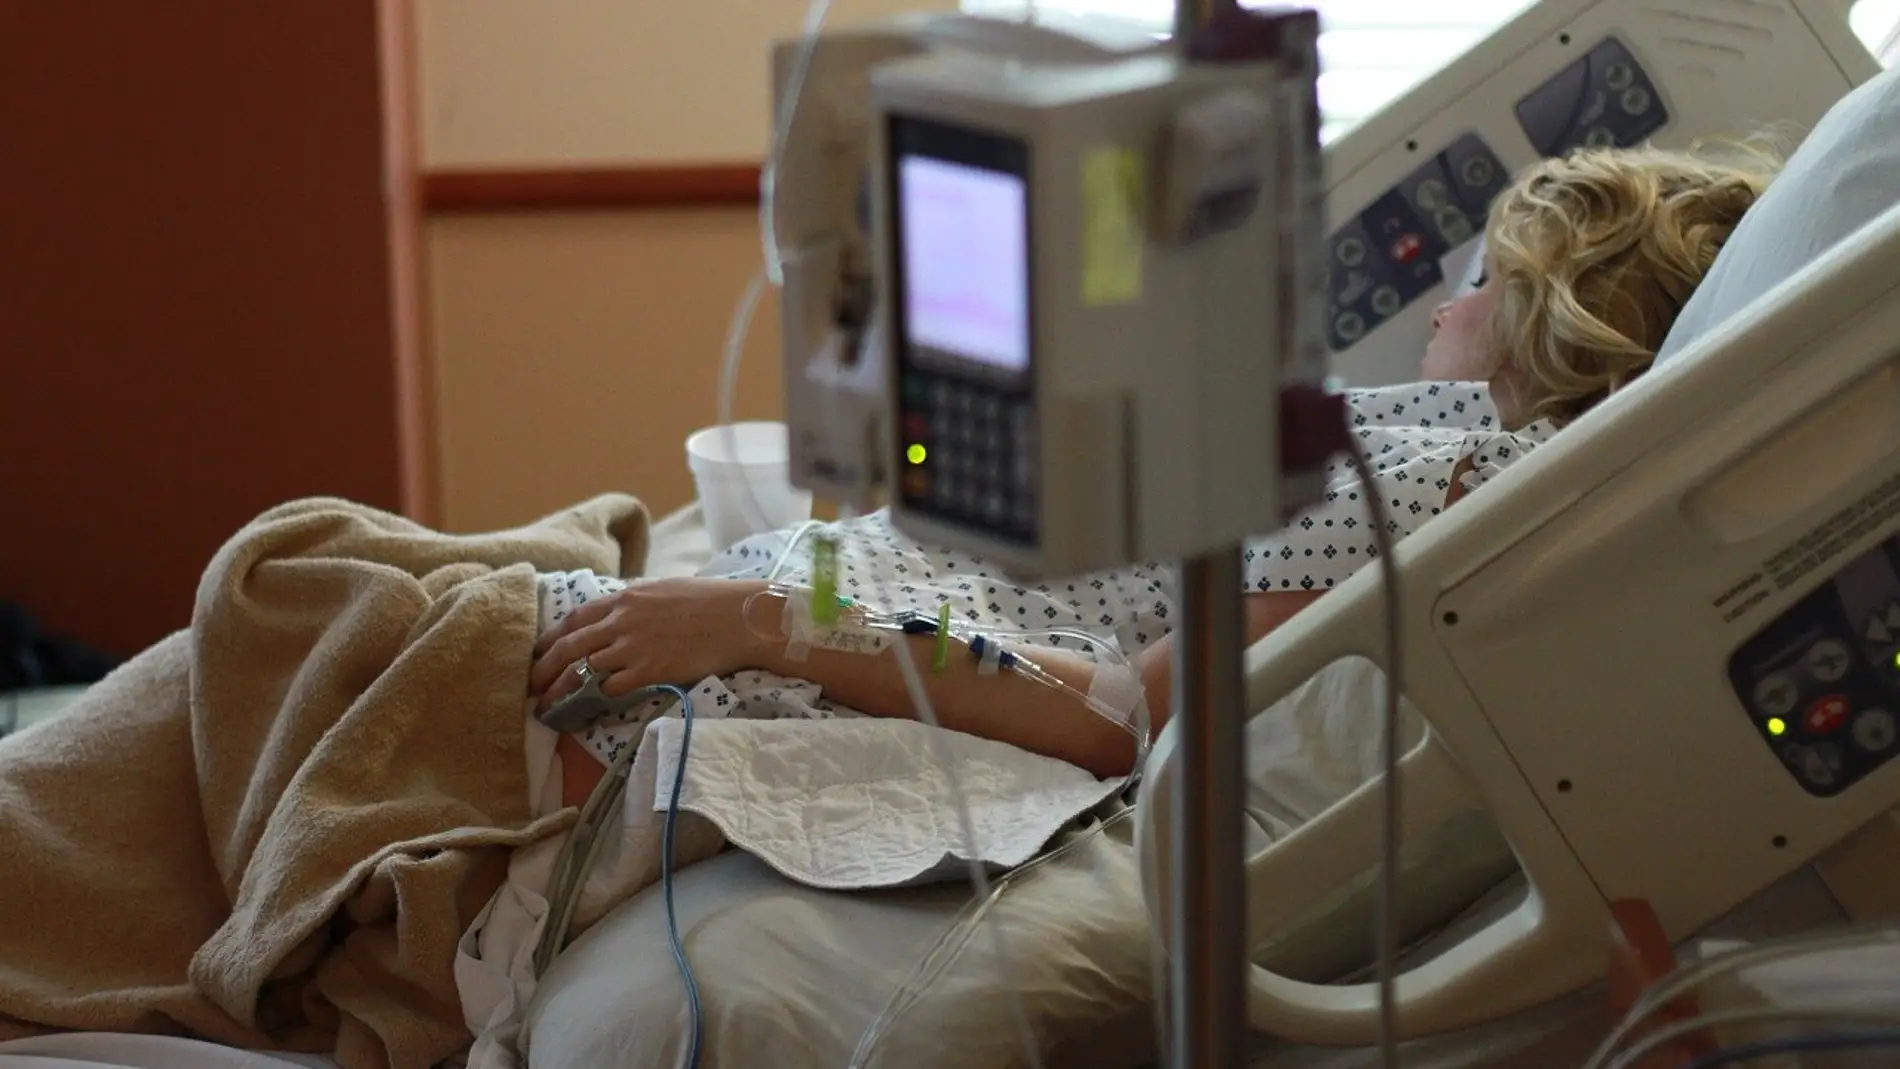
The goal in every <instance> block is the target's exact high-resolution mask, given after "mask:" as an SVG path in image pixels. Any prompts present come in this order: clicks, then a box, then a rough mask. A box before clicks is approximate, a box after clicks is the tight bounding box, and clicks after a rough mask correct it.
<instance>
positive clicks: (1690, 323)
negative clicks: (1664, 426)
mask: <svg viewBox="0 0 1900 1069" xmlns="http://www.w3.org/2000/svg"><path fill="white" fill-rule="evenodd" d="M1895 203H1900V68H1896V69H1894V70H1888V71H1885V72H1883V73H1881V74H1879V75H1877V76H1875V77H1874V78H1873V79H1872V80H1871V81H1869V82H1868V83H1867V84H1865V85H1863V86H1861V87H1860V88H1858V89H1856V90H1854V91H1853V92H1852V93H1849V94H1848V95H1847V96H1845V97H1843V98H1842V99H1841V101H1840V103H1838V104H1835V105H1834V107H1833V108H1832V109H1830V110H1829V111H1828V113H1827V114H1826V115H1825V116H1823V117H1822V118H1821V121H1820V122H1819V123H1817V124H1816V125H1815V127H1814V130H1813V132H1812V133H1810V134H1809V135H1808V137H1807V139H1806V140H1805V141H1803V142H1802V143H1801V147H1800V148H1799V149H1797V150H1796V151H1795V153H1794V155H1793V156H1791V157H1789V159H1788V165H1787V167H1786V168H1784V169H1783V171H1782V173H1781V175H1780V176H1779V177H1777V178H1776V179H1775V181H1774V184H1773V185H1771V186H1769V187H1768V192H1767V193H1765V194H1764V195H1763V196H1762V198H1761V200H1760V201H1759V202H1758V203H1757V204H1756V205H1755V206H1754V207H1753V208H1751V209H1749V211H1748V214H1747V215H1745V216H1743V218H1742V222H1741V224H1740V225H1739V226H1737V227H1736V228H1735V233H1734V234H1733V235H1731V236H1730V237H1729V240H1728V244H1727V245H1726V246H1725V247H1724V248H1723V249H1722V253H1721V255H1720V256H1717V257H1716V258H1715V266H1714V267H1712V268H1711V269H1710V270H1709V275H1708V277H1707V278H1706V279H1704V280H1703V282H1702V285H1701V286H1700V287H1699V288H1698V289H1697V290H1696V292H1695V295H1694V296H1693V297H1691V298H1690V299H1689V303H1687V304H1685V305H1683V308H1682V315H1681V316H1679V317H1678V318H1677V319H1676V325H1675V327H1674V328H1673V329H1671V330H1670V332H1669V337H1668V338H1667V339H1665V340H1664V342H1663V346H1662V349H1661V350H1660V351H1658V352H1657V354H1656V360H1657V362H1658V363H1661V362H1662V361H1665V360H1668V359H1669V358H1670V357H1672V356H1674V355H1675V354H1676V353H1678V352H1681V351H1682V350H1683V349H1686V348H1688V347H1689V346H1691V345H1693V344H1695V343H1696V342H1697V341H1699V340H1701V338H1702V337H1703V335H1705V334H1707V333H1708V332H1710V331H1711V330H1714V329H1715V328H1716V327H1718V326H1720V325H1721V324H1722V323H1723V322H1725V321H1726V320H1727V319H1728V318H1729V317H1730V316H1731V315H1734V314H1735V313H1737V312H1740V311H1741V310H1743V309H1744V308H1747V307H1748V306H1749V305H1750V304H1753V303H1754V302H1755V301H1757V300H1760V299H1761V298H1762V297H1763V296H1766V295H1767V293H1768V292H1769V291H1770V290H1772V289H1774V288H1775V287H1776V286H1777V285H1779V284H1780V283H1781V282H1782V281H1784V280H1785V279H1787V278H1788V277H1789V276H1791V275H1793V274H1795V273H1796V272H1798V271H1800V270H1801V269H1802V268H1804V267H1806V266H1807V265H1808V264H1810V263H1812V262H1814V260H1816V259H1817V258H1819V257H1820V256H1821V254H1823V253H1825V252H1827V251H1828V250H1829V249H1831V248H1833V247H1834V246H1835V245H1836V244H1838V243H1839V242H1840V241H1841V240H1842V239H1843V238H1846V237H1847V236H1848V235H1850V234H1852V233H1854V232H1855V231H1856V230H1859V229H1860V228H1861V227H1862V226H1863V225H1865V224H1866V223H1868V222H1870V221H1872V220H1873V219H1874V218H1875V217H1876V216H1878V215H1880V214H1881V213H1882V212H1884V211H1886V210H1887V209H1888V208H1890V207H1892V206H1893V205H1894V204H1895Z"/></svg>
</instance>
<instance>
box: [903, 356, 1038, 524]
mask: <svg viewBox="0 0 1900 1069" xmlns="http://www.w3.org/2000/svg"><path fill="white" fill-rule="evenodd" d="M902 385H903V392H902V397H901V399H900V406H899V412H900V422H901V425H900V427H899V438H900V439H901V440H900V442H899V444H898V451H899V453H900V456H899V457H898V467H899V470H900V471H901V472H902V473H903V474H902V476H901V477H900V479H899V480H898V494H899V498H900V500H901V501H902V502H903V504H904V507H905V508H907V509H909V510H911V511H913V512H918V513H922V514H925V515H929V516H933V517H936V518H938V519H942V520H946V521H949V522H951V523H955V524H957V525H958V526H961V527H968V528H974V529H976V530H979V531H982V532H984V533H986V534H990V535H994V536H996V537H998V538H1002V539H1004V540H1007V541H1011V542H1019V543H1024V544H1034V543H1035V541H1036V537H1037V529H1038V524H1037V507H1038V505H1039V503H1040V500H1041V495H1040V493H1039V489H1040V486H1039V479H1038V473H1039V468H1038V461H1039V459H1040V453H1039V452H1038V449H1037V442H1036V420H1035V409H1034V404H1033V399H1032V398H1031V396H1030V395H1029V394H1028V393H1027V392H1026V391H1024V390H1022V389H1020V388H1018V389H1010V388H1006V387H1000V386H996V385H992V384H988V383H981V382H974V381H970V380H967V379H961V378H955V377H952V376H948V375H940V374H932V373H928V372H924V371H922V370H919V369H916V368H906V369H905V370H904V372H903V379H902Z"/></svg>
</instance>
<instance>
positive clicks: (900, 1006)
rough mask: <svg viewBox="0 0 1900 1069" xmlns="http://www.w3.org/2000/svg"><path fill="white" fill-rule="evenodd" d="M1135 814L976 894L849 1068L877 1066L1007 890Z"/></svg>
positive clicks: (1117, 817)
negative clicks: (891, 1038) (881, 1047)
mask: <svg viewBox="0 0 1900 1069" xmlns="http://www.w3.org/2000/svg"><path fill="white" fill-rule="evenodd" d="M1134 813H1135V810H1134V807H1133V806H1129V807H1126V808H1124V809H1122V810H1120V811H1119V812H1117V813H1115V814H1113V815H1112V816H1109V817H1107V818H1105V819H1103V820H1101V821H1099V822H1098V823H1097V824H1095V826H1093V827H1091V828H1088V829H1087V830H1085V831H1083V832H1082V833H1081V834H1079V835H1077V836H1076V837H1074V838H1072V839H1070V840H1068V841H1067V842H1064V843H1063V844H1061V845H1060V846H1057V847H1055V848H1053V849H1050V850H1046V851H1044V852H1042V853H1040V854H1038V855H1036V856H1035V857H1033V858H1031V859H1030V860H1028V861H1026V862H1024V863H1023V864H1021V865H1018V866H1017V867H1015V868H1013V869H1011V870H1009V871H1008V872H1005V873H1004V874H1003V875H1002V876H1000V877H998V878H997V880H996V885H995V887H994V888H992V889H991V891H990V896H989V897H988V898H985V899H977V898H972V899H970V901H969V902H968V903H966V904H965V905H964V907H963V908H962V909H961V910H959V911H958V913H957V916H956V917H955V918H953V919H952V921H951V924H950V927H949V928H946V929H945V930H944V932H943V934H942V935H941V936H939V937H938V939H937V942H936V943H935V944H934V945H933V946H932V947H931V948H930V949H929V950H928V951H926V952H925V953H924V956H923V957H922V958H920V959H919V960H918V962H917V966H916V967H915V968H914V969H912V970H911V974H910V978H909V979H907V980H906V981H905V982H904V984H903V986H901V987H899V988H898V989H897V990H896V991H895V992H893V993H892V995H891V997H890V999H888V1000H887V1001H886V1002H885V1004H884V1009H883V1010H882V1011H881V1012H880V1013H879V1014H878V1016H877V1019H876V1020H874V1021H872V1022H871V1026H870V1027H869V1028H866V1029H865V1030H864V1035H863V1036H861V1037H859V1040H858V1047H857V1050H856V1051H855V1052H853V1054H852V1057H851V1063H850V1065H849V1066H848V1069H867V1067H868V1066H870V1065H871V1056H872V1055H873V1054H875V1053H876V1051H877V1047H878V1044H880V1043H882V1042H883V1041H884V1036H885V1035H886V1034H887V1033H888V1031H889V1030H890V1028H891V1026H893V1025H895V1024H896V1023H897V1022H898V1021H900V1020H901V1019H902V1018H903V1016H904V1015H905V1014H907V1013H909V1012H910V1011H911V1010H912V1009H914V1008H915V1007H916V1006H917V1005H918V1004H919V1003H921V1002H922V1001H923V1000H924V997H925V996H926V995H927V994H928V991H929V988H930V986H931V985H932V984H934V983H936V982H937V980H938V979H939V978H941V977H942V975H943V973H944V971H945V970H947V969H948V968H949V967H950V966H951V965H952V964H953V963H954V961H955V958H954V956H953V955H952V954H951V952H952V951H955V950H960V949H961V948H962V947H963V946H964V944H965V943H966V942H967V940H968V938H969V935H970V933H971V932H972V931H974V930H975V929H976V927H977V926H978V925H979V924H981V923H982V921H983V918H984V917H986V916H988V915H989V913H990V911H991V909H992V908H993V907H994V906H996V905H997V904H998V903H1000V902H1001V901H1002V898H1003V895H1004V893H1005V892H1007V891H1009V889H1010V888H1012V887H1014V886H1015V885H1016V883H1017V882H1018V881H1019V880H1021V879H1023V878H1024V877H1027V876H1029V875H1030V874H1032V873H1034V872H1035V871H1036V870H1037V869H1040V868H1042V867H1043V866H1044V865H1047V864H1050V863H1051V862H1054V861H1059V860H1061V859H1062V858H1064V857H1066V856H1068V855H1069V854H1070V853H1072V852H1074V851H1075V850H1078V849H1080V848H1081V847H1083V846H1085V845H1087V844H1088V843H1090V842H1093V841H1094V840H1095V839H1096V838H1097V837H1099V836H1101V835H1103V834H1105V833H1106V832H1108V831H1109V830H1110V829H1111V828H1113V827H1115V826H1116V825H1117V824H1120V823H1122V822H1123V821H1125V820H1128V819H1130V818H1131V817H1133V816H1134Z"/></svg>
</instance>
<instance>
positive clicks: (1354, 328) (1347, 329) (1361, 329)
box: [1333, 312, 1366, 342]
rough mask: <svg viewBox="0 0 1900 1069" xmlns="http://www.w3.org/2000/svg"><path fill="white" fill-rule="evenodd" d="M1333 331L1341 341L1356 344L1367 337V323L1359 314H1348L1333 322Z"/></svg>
mask: <svg viewBox="0 0 1900 1069" xmlns="http://www.w3.org/2000/svg"><path fill="white" fill-rule="evenodd" d="M1333 330H1334V331H1335V332H1336V333H1338V335H1339V337H1340V340H1341V341H1346V342H1355V341H1358V340H1359V339H1360V338H1363V337H1365V334H1366V321H1365V320H1364V319H1363V318H1361V317H1360V315H1359V313H1357V312H1347V313H1345V314H1344V315H1342V316H1340V317H1339V318H1338V319H1335V320H1333Z"/></svg>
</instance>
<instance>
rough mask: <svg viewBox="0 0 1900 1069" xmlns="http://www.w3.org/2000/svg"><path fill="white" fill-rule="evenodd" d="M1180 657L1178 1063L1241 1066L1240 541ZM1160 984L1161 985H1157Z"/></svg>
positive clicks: (1186, 583)
mask: <svg viewBox="0 0 1900 1069" xmlns="http://www.w3.org/2000/svg"><path fill="white" fill-rule="evenodd" d="M1236 6H1237V5H1236V3H1235V0H1175V7H1174V40H1175V45H1176V47H1177V48H1179V49H1180V50H1181V53H1182V55H1183V56H1184V57H1185V56H1186V55H1187V52H1188V49H1189V48H1190V42H1192V41H1193V40H1194V39H1195V37H1196V36H1197V34H1198V33H1199V32H1201V31H1203V30H1204V29H1205V28H1206V27H1207V26H1208V25H1209V24H1210V23H1211V22H1212V21H1213V20H1214V18H1215V17H1216V16H1217V15H1218V14H1220V13H1221V12H1223V11H1227V10H1231V9H1233V8H1235V7H1236ZM1180 579H1181V608H1182V613H1181V617H1182V619H1181V625H1180V628H1179V629H1178V630H1177V631H1176V640H1177V643H1178V645H1177V646H1176V648H1175V662H1174V683H1173V686H1174V694H1173V699H1174V709H1175V719H1176V720H1178V721H1179V727H1178V729H1177V730H1179V731H1180V733H1181V734H1180V744H1179V745H1180V762H1181V766H1180V774H1179V775H1177V776H1175V777H1174V785H1173V789H1174V792H1175V797H1174V799H1173V802H1174V804H1173V807H1172V808H1173V820H1174V835H1173V843H1174V850H1173V855H1174V856H1173V857H1171V858H1169V859H1168V860H1169V863H1170V864H1172V865H1173V866H1174V877H1175V878H1174V881H1173V884H1174V886H1175V888H1176V889H1177V897H1176V899H1175V902H1174V916H1173V917H1172V918H1170V921H1171V923H1172V924H1173V925H1174V933H1173V934H1174V939H1173V940H1172V943H1173V946H1174V947H1175V956H1174V960H1173V963H1172V970H1171V971H1172V981H1173V982H1172V985H1171V986H1172V987H1173V991H1172V992H1171V994H1172V998H1173V1010H1174V1012H1173V1014H1172V1018H1173V1021H1174V1050H1173V1051H1172V1054H1173V1058H1172V1062H1173V1066H1174V1069H1241V1067H1242V1066H1244V1065H1245V1058H1246V1044H1247V1004H1246V988H1245V983H1244V980H1245V970H1246V942H1247V941H1246V936H1245V929H1246V913H1245V903H1244V900H1243V895H1244V893H1245V888H1246V876H1245V872H1244V869H1243V867H1242V858H1241V850H1242V844H1243V842H1244V839H1243V831H1242V825H1241V797H1242V789H1243V781H1244V778H1245V775H1246V756H1245V750H1244V747H1243V746H1242V741H1243V728H1244V718H1243V716H1242V712H1241V710H1242V708H1243V703H1244V700H1245V697H1246V688H1245V684H1244V679H1243V676H1244V672H1243V665H1244V656H1245V650H1246V633H1245V620H1244V608H1243V604H1242V595H1241V589H1240V584H1241V579H1242V568H1241V547H1240V546H1238V545H1234V546H1229V547H1226V548H1223V549H1218V550H1214V551H1212V552H1210V553H1206V554H1203V555H1200V556H1198V557H1193V558H1189V559H1187V560H1184V561H1182V562H1181V576H1180ZM1157 994H1161V993H1160V992H1157Z"/></svg>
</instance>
